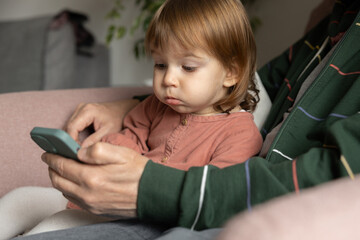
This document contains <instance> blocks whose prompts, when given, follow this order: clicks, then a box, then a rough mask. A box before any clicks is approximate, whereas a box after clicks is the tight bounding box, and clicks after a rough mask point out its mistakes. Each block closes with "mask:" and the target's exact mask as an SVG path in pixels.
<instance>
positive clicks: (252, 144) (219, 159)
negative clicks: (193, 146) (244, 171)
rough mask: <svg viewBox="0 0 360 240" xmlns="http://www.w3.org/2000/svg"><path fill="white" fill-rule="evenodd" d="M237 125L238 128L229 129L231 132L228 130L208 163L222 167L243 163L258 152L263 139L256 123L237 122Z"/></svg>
mask: <svg viewBox="0 0 360 240" xmlns="http://www.w3.org/2000/svg"><path fill="white" fill-rule="evenodd" d="M235 127H236V125H235ZM237 127H238V128H240V129H238V130H236V129H233V128H231V129H229V131H231V132H233V134H231V133H230V132H229V135H228V136H227V137H225V138H224V139H223V140H222V142H221V143H220V144H219V145H218V146H217V148H216V150H215V152H214V154H213V156H212V158H211V160H210V163H209V164H211V165H214V166H216V167H219V168H224V167H228V166H231V165H234V164H239V163H243V162H245V161H246V160H248V159H249V158H251V157H253V156H255V155H256V154H258V153H259V152H260V149H261V146H262V142H263V140H262V137H261V134H260V132H259V130H258V128H257V127H256V125H255V124H246V126H241V125H240V124H238V125H237Z"/></svg>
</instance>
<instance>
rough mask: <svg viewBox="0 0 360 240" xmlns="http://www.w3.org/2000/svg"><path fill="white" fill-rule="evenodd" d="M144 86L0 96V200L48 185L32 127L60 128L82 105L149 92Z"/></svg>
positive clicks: (149, 89)
mask: <svg viewBox="0 0 360 240" xmlns="http://www.w3.org/2000/svg"><path fill="white" fill-rule="evenodd" d="M151 92H152V89H151V88H147V87H122V88H93V89H71V90H53V91H31V92H18V93H5V94H0V112H1V114H0V143H1V144H0V163H1V167H0V176H1V181H0V197H1V196H3V195H4V194H5V193H6V192H8V191H10V190H12V189H14V188H16V187H20V186H25V185H26V186H30V185H33V186H50V181H49V178H48V171H47V166H46V165H45V164H43V162H42V161H41V160H40V156H41V154H42V152H43V151H42V150H41V149H40V148H39V147H38V146H37V145H36V144H35V143H34V142H32V140H31V138H30V131H31V129H32V128H33V127H34V126H42V127H51V128H63V126H64V124H65V123H66V121H67V119H68V118H69V117H70V116H71V114H72V113H73V111H74V110H75V108H76V106H77V105H78V104H79V103H82V102H106V101H114V100H118V99H126V98H131V97H133V96H135V95H141V94H147V93H151Z"/></svg>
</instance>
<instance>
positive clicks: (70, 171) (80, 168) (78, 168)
mask: <svg viewBox="0 0 360 240" xmlns="http://www.w3.org/2000/svg"><path fill="white" fill-rule="evenodd" d="M41 159H42V160H43V162H45V163H46V164H47V165H48V166H49V168H50V169H51V170H53V171H54V172H56V173H57V174H58V175H59V176H60V177H62V178H64V179H67V180H69V181H71V182H73V183H75V184H78V185H79V184H80V183H81V179H82V178H83V177H84V174H85V172H86V168H88V167H89V166H86V165H85V164H82V163H79V162H77V161H75V160H72V159H68V158H64V157H62V156H59V155H56V154H51V153H44V154H43V155H42V156H41ZM50 177H51V176H50ZM52 180H53V179H52ZM55 180H58V179H57V177H56V178H55Z"/></svg>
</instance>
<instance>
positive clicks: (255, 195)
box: [138, 113, 360, 230]
mask: <svg viewBox="0 0 360 240" xmlns="http://www.w3.org/2000/svg"><path fill="white" fill-rule="evenodd" d="M329 136H331V137H333V138H334V140H335V141H336V142H337V143H338V146H339V148H336V149H335V148H311V149H310V150H309V151H308V152H306V153H304V154H302V155H301V156H299V157H298V158H296V159H294V160H292V161H282V162H277V163H271V162H269V161H268V160H266V159H263V158H260V157H254V158H251V159H249V160H248V161H247V162H245V163H243V164H238V165H234V166H231V167H227V168H224V169H219V168H216V167H214V166H206V167H193V168H191V169H190V170H189V171H187V172H185V171H180V170H177V169H172V168H169V167H166V166H162V165H160V164H156V163H153V162H151V161H149V163H148V164H147V166H146V168H145V171H144V174H143V176H142V178H141V182H140V187H139V196H138V216H139V218H140V219H142V220H145V221H152V222H158V223H162V224H167V225H170V226H176V225H179V226H183V227H187V228H194V229H196V230H201V229H206V228H215V227H221V226H223V224H224V223H225V222H226V221H227V220H228V219H229V218H231V217H232V216H233V215H235V214H237V213H239V212H241V211H243V210H247V211H251V209H252V208H253V207H254V206H255V205H256V204H260V203H263V202H266V201H268V200H270V199H273V198H275V197H278V196H281V195H284V194H287V193H290V192H293V191H297V192H301V189H304V188H308V187H312V186H315V185H318V184H321V183H324V182H327V181H330V180H333V179H336V178H339V177H344V176H348V174H349V173H348V171H347V170H346V169H345V168H344V166H343V164H342V163H341V161H340V160H339V156H340V153H341V154H342V155H344V156H345V158H346V160H347V162H348V163H349V165H350V168H351V169H352V172H353V173H355V174H356V173H359V172H360V161H359V160H358V158H359V156H360V114H359V113H357V114H355V115H353V116H351V117H349V118H347V119H344V120H340V121H338V122H336V123H335V124H334V125H333V126H332V127H331V128H330V131H329ZM202 190H203V191H202Z"/></svg>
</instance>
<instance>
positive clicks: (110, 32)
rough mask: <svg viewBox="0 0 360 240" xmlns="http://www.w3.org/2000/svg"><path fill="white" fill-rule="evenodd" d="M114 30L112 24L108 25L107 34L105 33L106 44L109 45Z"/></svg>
mask: <svg viewBox="0 0 360 240" xmlns="http://www.w3.org/2000/svg"><path fill="white" fill-rule="evenodd" d="M114 31H115V26H114V25H110V26H109V27H108V31H107V35H106V44H107V45H109V44H110V43H111V41H112V39H113V37H114Z"/></svg>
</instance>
